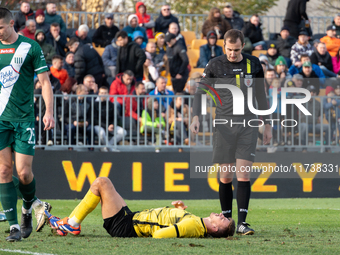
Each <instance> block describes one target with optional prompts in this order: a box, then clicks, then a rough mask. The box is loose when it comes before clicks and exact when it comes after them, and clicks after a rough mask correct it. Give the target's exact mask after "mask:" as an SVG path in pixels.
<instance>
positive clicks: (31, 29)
mask: <svg viewBox="0 0 340 255" xmlns="http://www.w3.org/2000/svg"><path fill="white" fill-rule="evenodd" d="M35 31H36V25H35V21H34V19H28V20H27V21H26V26H25V28H24V29H23V30H20V31H19V34H21V35H23V36H25V37H27V38H30V39H32V40H35V37H34V36H35Z"/></svg>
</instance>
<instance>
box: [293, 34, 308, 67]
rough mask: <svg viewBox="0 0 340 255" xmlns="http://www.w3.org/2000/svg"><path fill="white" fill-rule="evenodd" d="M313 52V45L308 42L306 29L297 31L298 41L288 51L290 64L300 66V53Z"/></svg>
mask: <svg viewBox="0 0 340 255" xmlns="http://www.w3.org/2000/svg"><path fill="white" fill-rule="evenodd" d="M312 53H313V47H312V46H311V45H310V44H309V42H308V36H307V32H306V30H304V29H302V30H301V31H300V33H299V38H298V41H297V42H296V43H295V44H294V45H293V46H292V49H291V51H290V59H291V60H292V64H293V65H295V66H296V67H298V68H300V67H301V66H302V63H301V61H299V59H300V56H301V54H307V55H308V56H311V55H312Z"/></svg>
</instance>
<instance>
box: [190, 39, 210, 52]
mask: <svg viewBox="0 0 340 255" xmlns="http://www.w3.org/2000/svg"><path fill="white" fill-rule="evenodd" d="M204 44H207V40H206V39H195V40H193V41H192V42H191V49H193V50H194V49H196V50H199V49H200V47H201V46H202V45H204Z"/></svg>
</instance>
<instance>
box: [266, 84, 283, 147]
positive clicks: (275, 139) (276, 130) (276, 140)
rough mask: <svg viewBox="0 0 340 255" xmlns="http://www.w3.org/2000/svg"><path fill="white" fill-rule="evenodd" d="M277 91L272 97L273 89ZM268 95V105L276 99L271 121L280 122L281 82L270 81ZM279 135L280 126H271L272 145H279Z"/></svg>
mask: <svg viewBox="0 0 340 255" xmlns="http://www.w3.org/2000/svg"><path fill="white" fill-rule="evenodd" d="M274 88H276V89H277V95H273V89H274ZM268 95H269V105H270V106H271V105H273V98H274V96H276V97H277V107H276V108H275V110H274V112H273V113H272V114H271V118H272V119H279V120H281V81H280V79H279V78H274V79H272V81H271V83H270V86H269V89H268ZM280 134H281V129H280V125H278V124H274V125H273V145H274V146H277V145H278V144H279V143H280V139H281V137H280Z"/></svg>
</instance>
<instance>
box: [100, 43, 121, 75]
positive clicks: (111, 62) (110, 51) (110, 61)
mask: <svg viewBox="0 0 340 255" xmlns="http://www.w3.org/2000/svg"><path fill="white" fill-rule="evenodd" d="M117 55H118V46H117V45H116V39H113V40H112V41H111V44H109V45H107V46H106V47H105V50H104V53H103V55H102V59H103V63H104V67H105V68H108V69H109V70H110V73H111V76H112V77H116V65H117Z"/></svg>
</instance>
